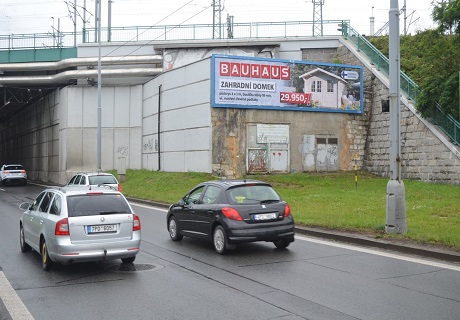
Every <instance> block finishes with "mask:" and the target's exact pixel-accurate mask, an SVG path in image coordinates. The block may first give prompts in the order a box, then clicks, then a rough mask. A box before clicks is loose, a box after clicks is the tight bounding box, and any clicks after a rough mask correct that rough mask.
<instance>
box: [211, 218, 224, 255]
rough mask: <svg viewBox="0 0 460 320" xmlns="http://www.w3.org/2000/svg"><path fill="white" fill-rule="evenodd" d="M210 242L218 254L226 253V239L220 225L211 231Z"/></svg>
mask: <svg viewBox="0 0 460 320" xmlns="http://www.w3.org/2000/svg"><path fill="white" fill-rule="evenodd" d="M212 243H213V245H214V249H215V250H216V252H217V253H218V254H226V253H227V249H228V240H227V235H226V234H225V230H224V228H223V227H222V226H220V225H219V226H217V227H216V228H215V229H214V232H213V233H212Z"/></svg>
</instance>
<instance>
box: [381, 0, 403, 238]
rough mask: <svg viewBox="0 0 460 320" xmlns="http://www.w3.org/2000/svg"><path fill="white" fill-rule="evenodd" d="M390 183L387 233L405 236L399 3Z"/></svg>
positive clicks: (393, 44) (394, 2)
mask: <svg viewBox="0 0 460 320" xmlns="http://www.w3.org/2000/svg"><path fill="white" fill-rule="evenodd" d="M390 2H391V3H390V12H389V14H390V20H389V22H390V34H389V39H390V40H389V41H390V42H389V46H390V55H389V56H390V59H389V63H390V68H389V71H390V72H389V73H390V181H388V184H387V197H386V224H385V232H387V233H404V232H406V231H407V223H406V195H405V190H404V183H403V181H402V180H401V123H400V118H401V100H400V53H399V50H400V47H399V46H400V44H399V9H398V0H391V1H390Z"/></svg>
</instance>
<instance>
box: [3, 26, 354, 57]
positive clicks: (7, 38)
mask: <svg viewBox="0 0 460 320" xmlns="http://www.w3.org/2000/svg"><path fill="white" fill-rule="evenodd" d="M348 21H349V20H346V22H347V23H348ZM339 23H342V20H324V21H322V30H323V34H322V36H340V35H341V32H340V31H339V30H338V29H337V25H338V24H339ZM317 24H318V22H313V21H287V22H251V23H234V24H232V25H231V27H229V26H227V25H226V24H222V25H220V26H219V27H220V28H219V30H220V31H221V32H220V34H221V35H222V37H221V38H222V39H232V38H234V39H254V38H290V37H313V36H314V29H313V28H314V27H317ZM100 31H101V41H103V42H106V41H109V42H131V41H132V42H136V41H168V40H212V39H216V38H214V31H215V28H214V26H213V25H212V24H191V25H164V26H143V27H142V26H141V27H112V28H110V29H109V28H101V30H100ZM97 34H98V30H97V29H95V28H90V29H89V28H88V29H84V30H83V31H81V32H77V33H73V32H54V33H34V34H9V35H0V50H18V49H44V48H68V47H75V46H76V44H80V43H90V42H96V41H97Z"/></svg>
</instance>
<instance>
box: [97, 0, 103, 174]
mask: <svg viewBox="0 0 460 320" xmlns="http://www.w3.org/2000/svg"><path fill="white" fill-rule="evenodd" d="M101 2H102V0H97V32H98V37H97V40H98V42H99V59H98V63H97V171H98V172H101V171H102V165H101V163H102V161H101V158H102V157H101V145H102V144H101V141H102V135H101V122H102V111H101V110H102V99H101V90H102V76H101Z"/></svg>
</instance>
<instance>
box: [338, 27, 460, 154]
mask: <svg viewBox="0 0 460 320" xmlns="http://www.w3.org/2000/svg"><path fill="white" fill-rule="evenodd" d="M342 35H343V36H344V37H345V38H347V39H348V40H350V42H351V43H353V44H354V45H355V47H356V48H357V49H358V51H360V52H362V53H364V54H365V55H366V56H367V57H368V58H369V59H370V60H371V63H372V64H373V65H375V66H376V68H377V69H378V70H380V71H382V72H383V73H385V74H386V75H387V76H389V66H390V65H389V60H388V58H387V57H385V55H383V54H382V53H381V52H380V51H379V50H378V49H377V48H376V47H374V46H373V45H372V44H371V43H370V42H369V41H368V40H367V39H366V38H365V37H363V36H362V35H360V34H359V33H358V32H357V31H356V30H354V29H353V28H352V27H351V26H350V25H349V23H347V22H345V21H344V22H343V23H342ZM400 85H401V90H403V91H404V92H405V93H406V94H407V96H408V97H409V98H410V99H412V100H413V101H414V102H416V101H417V96H418V94H419V87H418V86H417V84H416V83H415V82H414V81H413V80H412V79H410V78H409V77H408V76H407V75H406V74H405V73H404V72H402V71H401V74H400ZM431 121H432V122H433V123H434V124H436V125H438V126H439V127H440V128H441V130H442V131H443V132H444V133H445V134H446V135H448V136H449V138H451V139H452V141H453V142H454V143H455V144H456V145H460V123H459V122H458V121H456V120H455V119H454V118H453V117H452V116H451V115H448V114H446V113H445V112H444V111H442V109H441V107H440V106H439V105H438V104H437V103H436V105H435V110H434V115H433V117H432V118H431Z"/></svg>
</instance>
